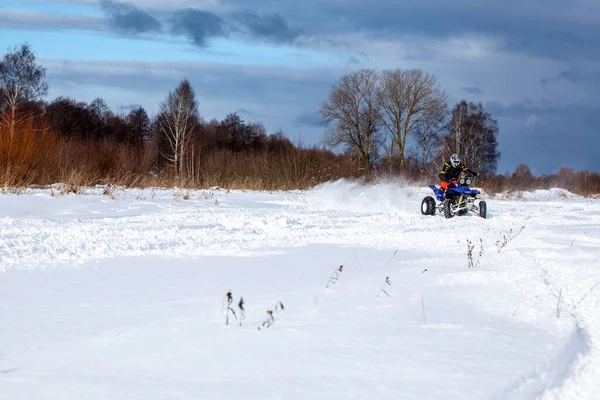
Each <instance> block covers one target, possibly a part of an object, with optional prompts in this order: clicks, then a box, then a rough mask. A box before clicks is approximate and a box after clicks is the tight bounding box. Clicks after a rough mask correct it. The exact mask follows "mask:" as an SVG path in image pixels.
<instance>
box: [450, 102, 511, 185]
mask: <svg viewBox="0 0 600 400" xmlns="http://www.w3.org/2000/svg"><path fill="white" fill-rule="evenodd" d="M445 132H446V133H445V135H444V137H443V138H442V142H443V146H442V148H441V154H440V155H441V156H442V157H443V158H444V159H448V157H449V156H450V154H452V153H458V154H459V155H460V156H461V159H462V161H463V163H464V164H465V165H467V166H468V167H469V168H472V169H473V170H475V171H478V172H481V173H483V174H494V173H495V172H496V168H497V165H498V160H499V159H500V153H499V152H498V151H497V147H498V133H499V129H498V121H497V120H495V119H494V118H492V116H491V114H490V113H489V112H487V111H485V109H484V108H483V105H482V104H481V103H478V104H474V103H471V102H468V103H467V102H466V101H465V100H462V101H460V102H459V103H458V104H456V105H455V106H454V108H453V109H452V113H451V117H450V121H449V122H448V124H447V125H446V128H445Z"/></svg>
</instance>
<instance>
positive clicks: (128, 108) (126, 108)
mask: <svg viewBox="0 0 600 400" xmlns="http://www.w3.org/2000/svg"><path fill="white" fill-rule="evenodd" d="M140 107H142V106H141V105H140V104H135V103H134V104H121V105H119V106H118V109H119V111H121V112H129V111H131V110H135V109H137V108H140Z"/></svg>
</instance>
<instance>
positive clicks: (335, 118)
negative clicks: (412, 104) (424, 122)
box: [319, 69, 381, 173]
mask: <svg viewBox="0 0 600 400" xmlns="http://www.w3.org/2000/svg"><path fill="white" fill-rule="evenodd" d="M377 83H378V81H377V72H376V71H375V70H372V69H362V70H359V71H357V72H354V73H351V74H348V75H344V76H343V77H342V78H340V79H339V80H338V81H337V82H336V83H335V84H334V85H333V88H332V90H331V92H330V94H329V98H328V100H327V101H325V102H323V103H322V105H321V108H320V110H319V112H320V114H321V116H322V119H323V122H324V123H325V124H326V125H328V130H327V131H326V133H325V136H324V142H325V143H326V144H327V145H329V146H331V147H337V146H343V147H345V148H346V150H349V151H351V152H353V153H355V154H357V155H358V156H359V158H360V159H361V162H362V165H363V168H364V170H365V172H366V173H369V171H370V165H371V163H372V161H373V158H374V156H375V155H376V154H377V149H378V146H379V145H380V141H379V136H380V135H379V133H380V125H381V124H380V122H381V121H380V119H379V112H378V110H377V97H376V93H377Z"/></svg>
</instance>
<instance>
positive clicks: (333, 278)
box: [325, 265, 344, 289]
mask: <svg viewBox="0 0 600 400" xmlns="http://www.w3.org/2000/svg"><path fill="white" fill-rule="evenodd" d="M343 269H344V266H343V265H340V266H339V267H337V268H336V269H335V270H334V271H333V274H331V276H330V277H329V281H327V285H325V288H326V289H327V288H329V286H331V285H333V284H334V283H336V282H337V281H338V279H339V278H340V274H339V273H340V272H342V270H343Z"/></svg>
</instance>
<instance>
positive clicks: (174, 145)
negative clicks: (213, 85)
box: [156, 79, 199, 175]
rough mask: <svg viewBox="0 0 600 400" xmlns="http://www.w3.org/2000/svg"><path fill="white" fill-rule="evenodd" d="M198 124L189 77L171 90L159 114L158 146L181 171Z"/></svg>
mask: <svg viewBox="0 0 600 400" xmlns="http://www.w3.org/2000/svg"><path fill="white" fill-rule="evenodd" d="M198 124H199V116H198V104H197V102H196V95H195V93H194V90H193V89H192V86H191V85H190V83H189V81H188V80H187V79H184V80H182V81H181V83H180V84H179V86H177V88H176V89H175V90H174V91H172V92H169V95H168V96H167V99H166V100H165V101H164V102H163V103H162V104H161V106H160V113H159V115H158V116H157V120H156V127H157V147H158V151H159V154H160V155H161V156H162V157H163V158H164V160H166V161H167V162H169V163H170V164H171V165H173V166H174V167H175V171H176V173H177V174H178V175H179V174H181V173H182V171H183V170H184V169H183V162H184V159H185V155H186V153H187V150H188V147H189V145H190V140H191V136H192V132H193V131H194V130H195V129H196V128H197V126H198Z"/></svg>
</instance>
